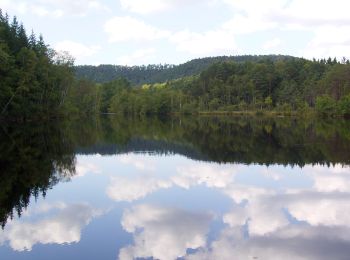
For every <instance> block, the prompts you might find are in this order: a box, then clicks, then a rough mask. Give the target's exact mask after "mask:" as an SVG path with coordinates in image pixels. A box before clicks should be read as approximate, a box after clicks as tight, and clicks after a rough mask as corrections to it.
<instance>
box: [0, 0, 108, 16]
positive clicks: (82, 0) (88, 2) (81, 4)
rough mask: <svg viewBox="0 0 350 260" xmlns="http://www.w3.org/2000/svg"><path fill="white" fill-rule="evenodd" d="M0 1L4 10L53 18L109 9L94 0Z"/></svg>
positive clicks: (82, 14)
mask: <svg viewBox="0 0 350 260" xmlns="http://www.w3.org/2000/svg"><path fill="white" fill-rule="evenodd" d="M0 3H1V5H2V6H1V7H2V8H5V9H6V10H13V11H15V12H19V13H22V14H24V13H32V14H34V15H37V16H43V17H54V18H59V17H62V16H64V15H77V16H84V15H86V14H88V13H89V12H90V11H104V12H105V11H109V8H108V7H107V6H105V5H104V4H102V3H101V1H96V0H34V1H28V2H24V1H21V0H11V1H10V0H1V1H0Z"/></svg>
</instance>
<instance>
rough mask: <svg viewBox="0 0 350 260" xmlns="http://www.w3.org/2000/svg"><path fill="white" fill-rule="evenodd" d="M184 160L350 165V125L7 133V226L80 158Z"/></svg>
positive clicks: (239, 124)
mask: <svg viewBox="0 0 350 260" xmlns="http://www.w3.org/2000/svg"><path fill="white" fill-rule="evenodd" d="M134 151H135V152H148V153H158V154H174V153H177V154H181V155H184V156H187V157H189V158H191V159H195V160H205V161H214V162H219V163H225V162H232V163H244V164H263V165H271V164H282V165H292V166H295V165H297V166H301V167H302V166H304V165H305V164H316V163H320V164H328V165H329V164H332V163H341V164H347V165H349V164H350V121H345V120H330V121H324V120H322V121H321V120H316V119H312V120H301V119H298V120H297V119H291V118H278V119H272V118H253V117H249V118H244V117H169V118H163V119H159V118H118V117H113V116H112V117H102V118H94V119H91V120H86V119H85V120H71V121H69V122H62V123H60V124H58V123H55V122H50V123H48V122H47V123H45V124H43V123H41V124H30V125H24V126H19V125H16V126H13V125H12V126H3V127H2V128H0V178H1V179H0V224H1V225H2V226H4V225H5V224H6V220H7V219H8V218H9V217H12V216H13V214H14V212H15V213H18V215H21V213H22V211H23V208H25V207H27V206H28V204H29V200H30V197H31V196H34V197H35V198H38V196H39V195H40V194H42V195H44V196H45V194H46V192H47V190H48V189H50V188H52V187H53V186H54V185H55V184H57V183H58V182H60V181H67V180H69V179H70V177H71V176H72V175H73V174H74V173H75V153H80V154H97V153H99V154H102V155H103V154H122V153H127V152H134Z"/></svg>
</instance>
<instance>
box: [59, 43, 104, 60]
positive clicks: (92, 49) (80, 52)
mask: <svg viewBox="0 0 350 260" xmlns="http://www.w3.org/2000/svg"><path fill="white" fill-rule="evenodd" d="M54 49H55V50H56V51H67V52H68V53H69V54H71V55H73V56H74V57H75V58H77V59H79V58H84V57H89V56H92V55H94V54H96V53H97V52H98V51H99V50H100V49H101V47H100V46H98V45H91V46H86V45H84V44H81V43H78V42H73V41H62V42H58V43H56V44H55V45H54Z"/></svg>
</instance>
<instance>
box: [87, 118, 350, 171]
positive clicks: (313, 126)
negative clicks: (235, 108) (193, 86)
mask: <svg viewBox="0 0 350 260" xmlns="http://www.w3.org/2000/svg"><path fill="white" fill-rule="evenodd" d="M90 129H91V130H92V129H93V128H90ZM94 131H98V134H96V133H93V134H92V136H93V137H94V138H93V140H92V142H91V143H90V145H92V144H93V145H94V147H93V149H92V150H91V146H90V150H86V149H85V150H84V149H81V150H80V152H82V153H91V152H93V150H94V153H97V152H98V153H101V154H115V153H124V152H130V151H149V152H158V153H180V154H182V155H185V156H188V157H190V158H192V159H197V160H210V161H216V162H235V163H247V164H252V163H255V164H264V165H270V164H283V165H298V166H304V165H305V164H316V163H321V164H331V163H343V164H349V163H350V121H346V120H329V121H325V120H318V119H309V120H303V119H291V118H277V119H276V118H275V119H273V118H254V117H249V118H244V117H181V118H180V117H173V118H167V119H158V118H148V119H145V118H128V119H127V118H116V117H110V118H109V119H108V118H103V119H101V120H100V124H99V126H98V127H95V128H94ZM94 131H92V132H94ZM86 140H88V138H85V148H87V147H89V142H86ZM155 143H157V144H158V146H157V145H155ZM147 146H148V147H147ZM150 146H152V147H151V149H150ZM152 149H155V150H152Z"/></svg>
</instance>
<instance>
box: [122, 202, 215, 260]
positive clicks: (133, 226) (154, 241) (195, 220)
mask: <svg viewBox="0 0 350 260" xmlns="http://www.w3.org/2000/svg"><path fill="white" fill-rule="evenodd" d="M211 218H212V217H211V215H210V214H206V213H194V212H189V211H186V210H182V209H173V208H164V207H157V206H152V205H139V206H135V207H133V208H132V209H130V210H126V211H125V212H124V214H123V217H122V226H123V228H124V229H125V230H126V231H127V232H130V233H133V235H134V245H132V246H128V247H125V248H122V249H121V250H120V253H119V259H122V260H127V259H136V258H149V257H153V258H155V259H164V260H168V259H169V260H170V259H177V258H178V257H183V256H185V255H186V251H187V249H189V248H191V249H197V248H200V247H204V246H205V245H206V233H207V231H208V228H209V222H210V220H211Z"/></svg>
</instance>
